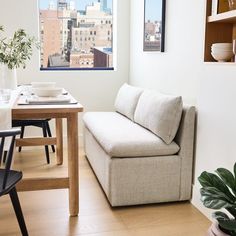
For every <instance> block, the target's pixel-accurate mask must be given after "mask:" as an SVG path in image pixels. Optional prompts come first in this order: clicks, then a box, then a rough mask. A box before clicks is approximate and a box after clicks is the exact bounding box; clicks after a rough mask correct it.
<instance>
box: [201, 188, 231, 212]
mask: <svg viewBox="0 0 236 236" xmlns="http://www.w3.org/2000/svg"><path fill="white" fill-rule="evenodd" d="M200 193H201V200H202V202H203V204H204V206H205V207H207V208H210V209H221V208H222V207H224V208H226V207H234V202H232V201H231V199H230V198H229V197H228V196H227V195H226V194H225V193H223V192H221V191H219V190H218V189H217V188H214V187H204V188H201V189H200Z"/></svg>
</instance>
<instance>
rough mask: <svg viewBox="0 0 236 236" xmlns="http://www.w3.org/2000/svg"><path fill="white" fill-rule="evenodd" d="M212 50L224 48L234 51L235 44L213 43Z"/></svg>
mask: <svg viewBox="0 0 236 236" xmlns="http://www.w3.org/2000/svg"><path fill="white" fill-rule="evenodd" d="M211 48H222V49H226V48H228V49H232V48H233V44H232V43H213V44H212V46H211Z"/></svg>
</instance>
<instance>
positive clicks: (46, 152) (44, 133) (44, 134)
mask: <svg viewBox="0 0 236 236" xmlns="http://www.w3.org/2000/svg"><path fill="white" fill-rule="evenodd" d="M42 128H43V137H44V138H46V137H47V126H46V122H43V124H42ZM44 147H45V154H46V158H47V163H48V164H49V163H50V158H49V150H48V145H45V146H44Z"/></svg>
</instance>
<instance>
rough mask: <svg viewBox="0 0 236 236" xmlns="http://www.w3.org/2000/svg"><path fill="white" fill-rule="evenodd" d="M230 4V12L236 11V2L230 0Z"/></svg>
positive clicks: (235, 0)
mask: <svg viewBox="0 0 236 236" xmlns="http://www.w3.org/2000/svg"><path fill="white" fill-rule="evenodd" d="M228 3H229V10H230V11H232V10H235V9H236V0H228Z"/></svg>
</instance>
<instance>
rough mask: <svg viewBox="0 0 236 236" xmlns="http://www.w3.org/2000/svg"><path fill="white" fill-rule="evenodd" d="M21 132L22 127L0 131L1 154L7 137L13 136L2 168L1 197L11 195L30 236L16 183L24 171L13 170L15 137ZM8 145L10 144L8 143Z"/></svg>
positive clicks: (25, 233)
mask: <svg viewBox="0 0 236 236" xmlns="http://www.w3.org/2000/svg"><path fill="white" fill-rule="evenodd" d="M20 133H21V130H20V129H11V130H5V131H0V140H1V142H0V156H2V153H3V150H4V144H5V139H6V138H11V142H10V147H9V148H8V151H7V158H6V162H5V163H4V166H3V167H2V166H1V168H0V197H1V196H3V195H6V194H9V195H10V198H11V202H12V205H13V208H14V211H15V214H16V217H17V220H18V223H19V226H20V230H21V233H22V235H23V236H28V231H27V228H26V225H25V220H24V216H23V213H22V210H21V206H20V201H19V198H18V194H17V191H16V184H17V183H18V182H19V181H20V180H21V179H22V176H23V174H22V172H21V171H15V170H11V164H12V157H13V152H14V146H15V137H16V135H19V134H20ZM7 146H8V145H7Z"/></svg>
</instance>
